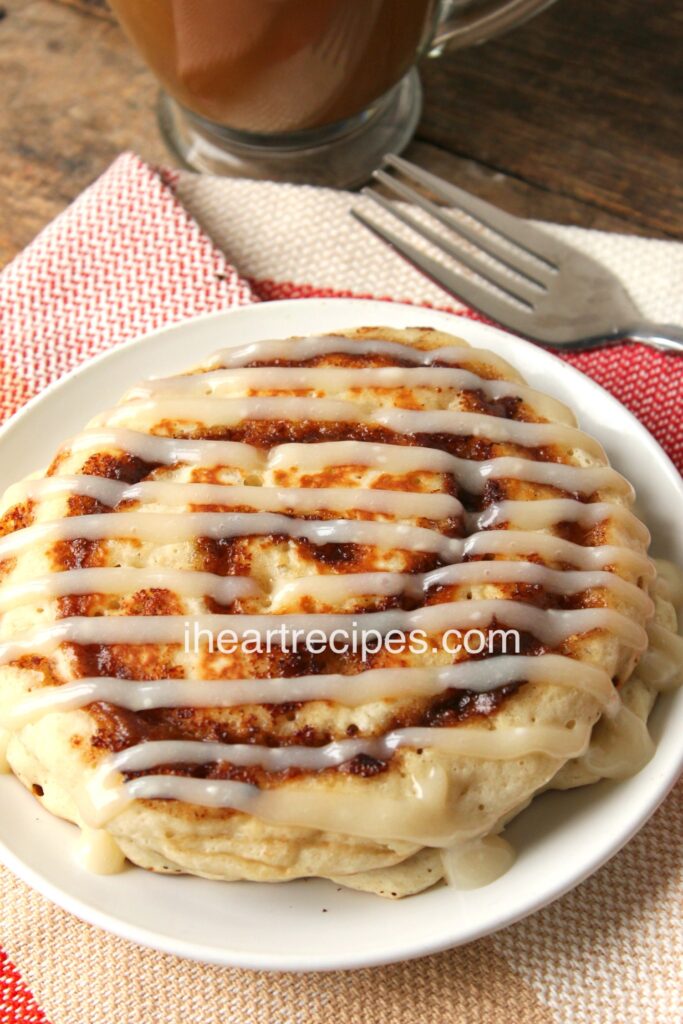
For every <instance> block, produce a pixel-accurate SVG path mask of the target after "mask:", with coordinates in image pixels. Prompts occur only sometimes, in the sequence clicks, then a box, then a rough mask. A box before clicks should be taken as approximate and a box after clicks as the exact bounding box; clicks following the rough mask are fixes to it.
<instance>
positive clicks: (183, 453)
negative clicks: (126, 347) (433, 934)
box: [59, 427, 266, 470]
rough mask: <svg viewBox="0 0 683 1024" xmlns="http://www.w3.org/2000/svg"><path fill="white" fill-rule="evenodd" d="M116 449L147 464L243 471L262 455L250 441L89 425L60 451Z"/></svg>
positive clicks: (262, 459) (261, 461) (259, 461)
mask: <svg viewBox="0 0 683 1024" xmlns="http://www.w3.org/2000/svg"><path fill="white" fill-rule="evenodd" d="M106 448H116V449H119V450H120V451H122V452H126V453H127V454H129V455H133V456H135V457H136V458H138V459H142V460H143V462H148V463H150V464H157V465H165V466H174V465H177V464H178V463H189V464H190V465H202V466H239V468H240V469H244V470H260V469H262V468H263V466H264V465H265V462H266V454H265V452H262V451H261V450H260V449H258V448H254V447H253V445H250V444H242V443H241V442H239V441H194V440H192V441H190V440H186V439H184V438H176V437H159V436H158V435H156V434H145V433H143V432H141V431H138V430H127V429H124V428H120V427H119V428H117V429H111V428H90V429H88V430H84V431H83V433H81V434H78V435H77V436H76V437H73V438H71V440H69V441H65V442H64V444H63V445H62V446H61V447H60V449H59V451H60V452H67V451H69V452H73V453H75V454H78V453H80V452H89V451H99V450H101V449H106Z"/></svg>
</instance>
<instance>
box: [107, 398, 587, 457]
mask: <svg viewBox="0 0 683 1024" xmlns="http://www.w3.org/2000/svg"><path fill="white" fill-rule="evenodd" d="M131 417H133V418H134V419H135V420H136V421H139V420H143V421H145V422H147V423H149V424H151V425H155V424H157V423H159V422H161V421H162V420H165V421H172V422H175V423H177V422H189V423H200V424H201V425H202V427H206V428H211V427H216V426H221V427H230V426H236V425H237V424H239V423H242V422H244V421H245V420H289V421H294V422H297V423H298V422H304V421H315V422H319V421H322V422H332V423H340V422H343V423H363V424H367V425H369V426H380V427H386V428H387V429H389V430H392V431H395V432H396V433H398V434H412V435H420V434H427V435H429V434H456V435H459V436H461V437H480V438H485V439H486V440H489V441H495V442H499V443H503V444H517V445H521V446H523V447H526V448H538V447H542V446H543V445H563V446H566V447H568V448H571V449H579V450H581V451H585V452H588V453H589V454H591V455H593V456H595V457H596V458H598V459H600V460H601V461H602V462H607V457H606V455H605V452H604V449H603V447H602V445H601V444H599V442H598V441H596V440H595V439H594V438H592V437H590V436H589V435H588V434H585V433H584V432H583V431H581V430H578V429H577V428H576V427H569V426H567V425H566V424H564V423H531V422H524V421H520V420H507V419H503V418H501V417H500V416H488V415H485V414H484V413H478V412H461V411H458V410H452V409H430V410H418V411H415V410H413V409H374V408H368V407H366V406H363V405H360V404H359V405H356V404H355V403H353V402H345V401H341V400H339V399H335V398H317V399H316V400H315V403H314V404H312V403H311V400H310V398H296V397H290V396H289V395H286V396H275V397H265V398H263V397H255V398H213V397H211V396H209V397H204V398H191V397H190V398H163V397H162V398H156V399H139V400H134V401H132V402H126V403H124V404H122V405H117V406H115V407H114V408H113V409H110V410H109V411H108V412H105V413H103V414H102V416H101V417H98V419H97V420H96V423H98V424H99V425H102V426H107V427H120V426H125V425H126V423H128V422H129V420H130V419H131Z"/></svg>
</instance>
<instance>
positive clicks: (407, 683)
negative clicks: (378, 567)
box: [0, 654, 620, 728]
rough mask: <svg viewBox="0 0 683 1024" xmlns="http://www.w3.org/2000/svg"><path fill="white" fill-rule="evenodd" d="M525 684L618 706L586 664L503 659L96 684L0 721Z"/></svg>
mask: <svg viewBox="0 0 683 1024" xmlns="http://www.w3.org/2000/svg"><path fill="white" fill-rule="evenodd" d="M520 682H532V683H547V684H552V685H553V686H563V687H569V688H574V689H577V690H579V691H581V692H584V693H588V694H590V695H591V696H592V697H594V698H595V699H596V700H597V701H599V703H600V704H601V706H602V708H603V709H604V710H605V712H606V713H607V714H609V715H613V714H616V712H617V711H618V708H619V705H620V700H619V695H618V692H617V690H616V689H615V688H614V686H613V684H612V681H611V679H610V677H609V675H608V674H607V673H606V672H604V671H603V670H602V669H599V668H596V667H595V666H592V665H587V664H581V667H580V670H579V671H577V663H576V661H575V660H573V659H572V658H567V657H563V656H562V655H558V654H544V655H539V656H538V657H531V656H527V655H501V656H499V657H496V658H487V659H484V660H481V661H465V662H460V663H459V664H455V665H441V666H436V665H431V666H424V667H420V668H404V667H398V668H397V667H394V668H384V669H370V670H368V671H365V672H359V673H357V674H356V675H340V674H330V675H311V676H295V677H284V678H271V679H229V680H224V679H219V680H199V679H156V680H130V679H119V678H114V677H109V676H97V677H92V678H86V679H79V680H77V681H75V682H72V683H65V684H64V685H62V686H51V687H47V688H41V689H39V690H36V691H35V692H33V693H31V694H30V695H29V696H28V697H27V698H26V699H25V700H23V701H21V702H20V703H19V704H17V705H15V706H14V707H13V708H12V709H11V710H10V711H9V712H8V713H6V715H4V716H2V718H1V719H0V720H1V721H3V722H6V723H7V725H8V726H9V727H12V728H18V727H21V726H23V725H25V724H26V723H28V722H33V721H36V720H37V719H38V718H40V717H41V716H42V715H44V714H46V713H49V712H52V711H73V710H75V709H78V708H83V707H86V706H87V705H88V704H90V703H93V702H95V701H106V702H107V703H109V704H115V705H116V706H117V707H121V708H127V709H128V710H129V711H148V710H150V709H153V708H179V707H197V708H228V707H237V706H239V705H244V704H261V703H264V704H285V703H289V702H291V701H315V700H325V701H334V702H335V703H338V704H343V705H344V706H346V707H359V706H361V705H364V704H372V703H373V702H375V701H382V700H393V699H396V698H399V697H406V696H408V697H410V696H423V697H429V696H435V695H436V694H439V693H443V692H444V691H445V690H448V689H458V690H472V691H473V692H475V693H490V692H492V691H493V690H497V689H499V688H500V687H502V686H507V685H509V684H511V683H520Z"/></svg>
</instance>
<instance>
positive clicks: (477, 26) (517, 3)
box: [430, 0, 555, 56]
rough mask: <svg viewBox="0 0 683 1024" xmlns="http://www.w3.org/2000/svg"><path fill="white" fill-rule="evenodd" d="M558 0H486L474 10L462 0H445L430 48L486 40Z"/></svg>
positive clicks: (457, 47) (456, 46)
mask: <svg viewBox="0 0 683 1024" xmlns="http://www.w3.org/2000/svg"><path fill="white" fill-rule="evenodd" d="M554 2H555V0H503V2H501V0H485V2H484V3H479V4H477V5H475V6H476V9H475V10H471V9H469V3H468V2H467V0H466V2H465V3H463V0H444V2H442V4H441V7H442V10H441V17H440V19H439V22H438V25H437V29H436V34H435V36H434V38H433V39H432V43H431V47H430V49H431V52H432V53H433V54H434V55H435V56H438V54H439V53H440V52H442V50H444V49H449V50H451V49H452V50H457V49H460V48H461V47H463V46H474V45H476V44H477V43H484V42H486V40H487V39H490V38H491V37H492V36H495V35H498V34H499V33H500V32H506V31H507V30H508V29H511V28H514V26H515V25H519V24H521V22H523V21H526V20H527V18H531V17H532V15H534V14H537V13H538V12H539V11H542V10H543V8H544V7H549V6H550V4H552V3H554Z"/></svg>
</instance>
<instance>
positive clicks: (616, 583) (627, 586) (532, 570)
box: [272, 561, 654, 618]
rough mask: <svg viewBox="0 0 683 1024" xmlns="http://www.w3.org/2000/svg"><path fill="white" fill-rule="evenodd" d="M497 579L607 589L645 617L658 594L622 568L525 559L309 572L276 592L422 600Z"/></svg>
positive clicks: (557, 590) (556, 590)
mask: <svg viewBox="0 0 683 1024" xmlns="http://www.w3.org/2000/svg"><path fill="white" fill-rule="evenodd" d="M496 583H530V584H535V585H537V586H541V587H543V588H544V589H545V590H548V591H550V592H551V593H553V594H578V593H581V592H582V591H584V590H593V589H596V590H597V589H602V588H604V589H606V590H609V591H611V592H612V593H614V594H616V595H617V596H618V597H619V598H621V599H623V600H624V601H628V602H629V603H631V604H633V605H634V607H635V608H636V609H638V611H639V612H640V613H641V614H642V615H643V616H644V617H645V618H650V616H651V615H652V614H653V611H654V605H653V602H652V599H651V598H650V597H649V596H648V595H647V594H646V593H645V592H644V591H643V590H641V589H640V587H637V586H636V585H635V584H634V583H628V582H627V581H626V580H624V579H622V578H621V576H618V575H617V574H616V573H613V572H604V571H601V570H595V571H593V572H590V571H586V570H584V571H578V572H573V571H571V570H564V571H560V570H557V569H549V568H547V567H546V566H544V565H539V564H538V563H537V562H523V561H517V562H504V561H494V562H485V561H477V562H459V563H456V564H454V565H447V566H443V567H442V568H440V569H433V570H432V571H431V572H427V573H400V572H369V573H348V574H341V573H340V574H336V573H334V574H330V575H325V576H315V577H309V576H303V577H302V578H301V579H297V580H290V581H289V582H287V583H283V584H281V585H280V586H276V588H275V590H274V591H273V595H272V597H273V603H274V604H276V605H277V606H278V607H282V606H283V605H285V604H287V603H289V602H290V601H296V600H297V599H298V598H301V597H304V596H306V595H309V594H313V593H314V594H315V597H316V598H317V599H318V600H320V601H325V602H328V601H329V602H330V603H333V602H338V601H344V600H346V599H348V598H350V597H357V596H363V595H380V596H384V597H389V596H394V595H396V594H407V595H410V596H411V597H413V598H415V599H417V600H420V599H422V598H423V597H424V596H425V594H426V593H427V592H428V591H429V590H430V588H432V587H437V586H440V587H450V586H460V585H462V584H471V585H474V586H484V585H487V584H496Z"/></svg>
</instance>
